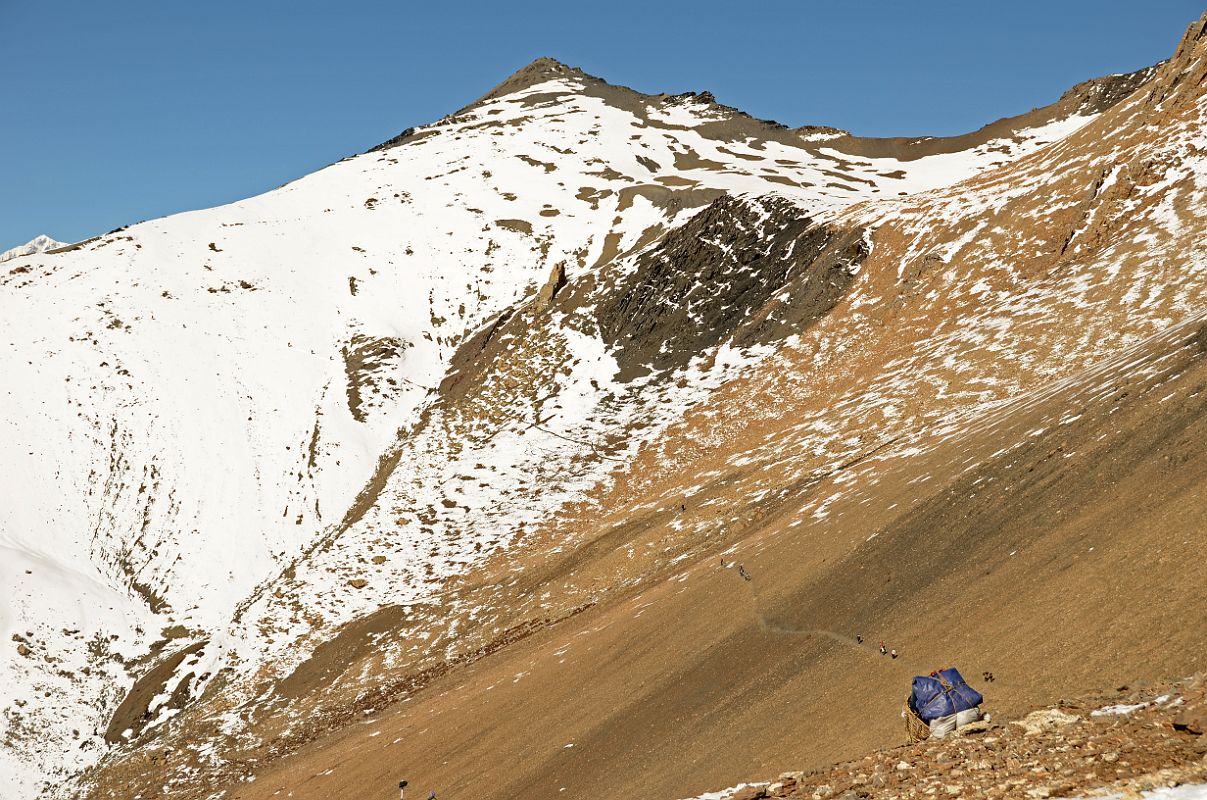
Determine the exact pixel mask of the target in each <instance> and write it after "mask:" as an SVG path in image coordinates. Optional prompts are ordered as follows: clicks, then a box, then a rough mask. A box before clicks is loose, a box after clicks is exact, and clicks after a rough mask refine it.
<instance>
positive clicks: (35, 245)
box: [0, 234, 67, 261]
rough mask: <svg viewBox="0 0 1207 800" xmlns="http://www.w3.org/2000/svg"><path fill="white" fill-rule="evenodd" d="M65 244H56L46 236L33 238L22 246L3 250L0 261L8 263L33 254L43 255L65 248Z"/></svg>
mask: <svg viewBox="0 0 1207 800" xmlns="http://www.w3.org/2000/svg"><path fill="white" fill-rule="evenodd" d="M66 246H67V243H66V242H57V241H55V240H54V239H51V238H50V237H49V236H47V235H46V234H42V235H41V236H35V237H34V238H33V239H30V240H29V241H28V242H26V243H25V244H23V245H20V246H18V247H14V248H12V249H11V250H5V251H4V252H3V253H0V261H10V260H12V259H14V258H20V257H21V256H31V255H33V254H34V253H45V252H46V251H47V250H54V249H55V248H56V247H66Z"/></svg>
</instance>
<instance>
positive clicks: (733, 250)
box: [0, 38, 1207, 797]
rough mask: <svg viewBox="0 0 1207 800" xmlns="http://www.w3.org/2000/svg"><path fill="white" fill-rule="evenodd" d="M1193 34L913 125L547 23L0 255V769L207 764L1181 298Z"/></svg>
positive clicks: (983, 404)
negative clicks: (996, 109)
mask: <svg viewBox="0 0 1207 800" xmlns="http://www.w3.org/2000/svg"><path fill="white" fill-rule="evenodd" d="M1201 50H1202V43H1201V40H1200V39H1198V38H1188V39H1187V41H1186V42H1184V44H1183V47H1182V49H1181V50H1180V51H1179V56H1178V57H1175V59H1174V60H1173V61H1172V62H1170V63H1169V64H1166V65H1164V66H1162V67H1160V68H1154V69H1151V70H1145V71H1142V72H1140V73H1135V74H1132V75H1126V76H1114V77H1112V78H1108V79H1102V80H1099V81H1093V82H1089V83H1087V84H1083V85H1081V86H1079V87H1075V88H1074V89H1073V90H1071V91H1070V92H1069V93H1067V94H1066V95H1065V96H1064V97H1063V98H1062V99H1061V100H1060V101H1059V102H1058V103H1056V104H1054V105H1052V106H1049V107H1046V108H1043V109H1038V110H1036V111H1034V112H1031V113H1030V114H1027V115H1024V116H1023V117H1018V118H1014V119H1008V120H1003V121H1001V122H998V123H995V124H994V125H991V126H988V127H987V128H985V129H983V130H982V131H979V132H977V133H974V134H969V135H968V136H965V137H957V138H955V139H929V138H928V139H919V140H867V139H860V138H858V137H853V136H850V135H848V134H846V133H844V132H841V131H834V130H830V129H798V130H790V129H786V128H784V127H782V126H779V125H777V124H775V123H771V122H766V121H761V120H756V119H753V118H750V117H748V116H746V115H744V114H742V113H741V112H739V111H736V110H735V109H732V108H728V107H726V106H723V105H720V104H718V103H716V102H715V100H714V99H713V98H712V97H711V96H710V95H707V94H688V95H676V96H667V95H656V96H647V95H642V94H639V93H636V92H633V91H631V90H628V89H624V88H622V87H615V86H611V85H609V84H607V83H605V82H603V81H601V80H599V79H596V78H592V77H590V76H588V75H585V74H584V73H582V72H581V71H579V70H576V69H572V68H569V67H566V66H564V65H562V64H559V63H557V62H554V61H551V60H548V59H540V60H538V61H536V62H534V63H533V64H531V65H529V66H528V67H525V68H524V69H523V70H521V71H520V72H518V73H516V74H515V75H514V76H512V77H511V78H509V79H508V80H507V81H505V82H504V83H503V84H501V85H500V86H499V87H497V88H496V89H494V90H493V91H492V92H490V93H488V94H487V95H486V96H484V97H483V98H481V99H480V100H478V101H476V102H474V103H473V104H471V105H469V106H467V107H466V108H464V109H462V110H461V111H459V112H457V113H455V114H453V115H451V116H449V117H447V118H445V119H443V120H441V121H439V122H437V123H435V124H433V125H430V126H426V127H421V128H417V129H412V130H408V131H405V132H404V133H403V134H400V135H399V136H398V137H395V138H394V139H391V140H390V141H388V142H386V143H384V144H383V145H382V146H380V147H379V148H375V149H374V150H373V151H370V152H368V153H364V154H361V155H357V156H354V157H351V158H347V159H344V160H342V161H340V162H338V163H336V164H333V165H332V166H330V167H328V168H326V169H324V170H322V171H320V172H317V173H315V174H313V175H309V176H306V177H304V178H301V179H299V180H297V181H295V182H293V183H290V184H288V185H286V186H284V187H281V188H280V189H277V190H274V191H272V192H269V193H267V194H265V195H261V196H259V197H255V198H251V199H249V200H245V201H241V202H238V203H233V204H231V205H228V206H223V207H220V208H215V209H209V210H205V211H197V212H191V213H187V214H179V215H175V216H172V217H166V218H163V219H159V220H153V221H149V222H143V223H139V224H137V225H132V226H130V227H128V228H126V229H122V230H119V231H116V232H113V233H111V234H107V235H105V236H101V237H97V238H95V239H93V240H89V241H86V242H82V243H80V244H78V245H76V246H73V247H71V248H69V249H65V250H64V251H62V252H58V253H55V254H35V255H33V256H32V257H29V258H23V259H21V260H20V261H19V262H18V266H16V267H14V268H12V269H9V270H5V271H0V331H2V336H0V341H3V342H4V343H5V345H4V347H3V348H2V349H0V374H3V375H4V376H5V380H4V385H3V387H0V392H2V397H3V403H2V406H0V407H2V408H3V413H2V414H0V452H4V453H6V454H7V457H6V458H5V459H3V461H0V485H3V486H4V487H5V490H6V494H7V495H8V496H9V497H10V498H13V500H11V501H9V502H5V503H4V504H2V505H0V548H3V551H4V557H3V558H0V571H3V578H4V585H5V586H7V587H9V589H8V591H7V592H6V594H5V595H4V596H3V597H2V598H0V603H3V605H0V638H2V639H3V641H4V643H5V644H4V647H3V649H0V708H3V709H4V725H5V728H4V730H3V741H4V745H3V748H2V749H0V772H2V773H3V774H4V775H6V776H8V777H10V778H11V781H10V782H11V783H13V784H15V785H16V786H18V787H20V788H19V790H15V791H19V794H18V795H17V796H19V797H34V796H37V795H38V794H39V793H45V794H46V795H47V796H60V795H61V796H67V795H70V794H71V793H72V792H74V791H76V790H77V787H80V786H83V787H84V788H85V789H88V790H91V791H94V792H96V796H117V795H114V794H113V792H123V791H124V792H126V793H127V794H126V796H134V795H135V794H136V793H137V792H144V796H149V795H146V794H145V793H146V792H156V793H159V792H165V793H168V794H172V795H173V796H179V797H202V796H219V795H217V794H215V793H216V792H218V791H220V790H222V787H224V786H227V785H229V784H230V782H237V781H240V780H243V779H246V778H249V777H252V776H255V775H257V774H259V770H260V767H259V766H258V764H260V763H261V762H263V761H265V760H268V761H272V760H273V759H275V758H277V757H279V756H280V755H281V754H283V753H289V752H294V751H295V750H296V749H297V748H298V747H300V746H301V745H302V744H305V743H309V742H313V741H315V740H317V739H318V738H319V737H320V736H322V735H326V734H327V733H328V732H329V731H332V730H339V729H342V728H344V727H346V726H347V725H348V724H350V721H351V720H352V719H354V718H355V717H356V716H357V715H359V714H361V713H362V712H366V711H368V712H369V713H376V712H377V711H379V710H380V709H381V708H383V707H385V706H388V705H391V704H393V703H395V702H397V701H398V700H400V699H402V698H409V697H411V696H412V694H413V693H415V692H417V691H419V690H420V689H422V688H423V687H425V686H427V684H428V682H429V681H431V680H435V679H437V678H439V677H440V676H443V675H445V674H447V673H448V672H449V671H450V670H454V669H456V668H457V667H458V666H459V665H465V664H472V663H475V662H476V661H477V660H478V659H480V658H483V657H484V656H486V655H489V654H492V653H495V652H496V651H499V650H501V649H506V648H507V647H508V646H509V645H510V644H512V643H514V642H518V641H520V640H521V639H524V638H526V637H527V636H528V635H530V634H531V633H532V632H533V631H536V630H539V629H542V628H543V627H545V626H547V625H553V624H554V623H555V622H556V621H557V620H562V619H570V618H571V617H576V616H577V615H579V614H584V613H585V612H586V611H587V609H592V608H594V607H596V606H599V607H600V608H601V609H602V608H605V607H610V606H609V603H613V602H621V600H622V599H623V598H632V597H633V596H636V595H637V594H639V593H641V592H643V591H647V590H649V591H653V590H652V589H650V587H653V586H655V585H662V584H663V583H664V582H665V580H666V579H667V578H668V577H670V573H674V574H675V575H676V576H678V575H680V574H681V575H684V576H685V575H687V574H688V572H686V571H684V570H689V569H690V568H691V567H692V566H693V565H695V564H703V563H705V562H708V563H712V562H713V561H715V559H716V557H717V555H718V554H720V555H721V558H722V561H724V559H725V558H726V557H727V556H728V554H729V553H730V552H731V551H732V549H733V548H734V547H735V546H737V544H738V541H739V539H735V536H737V535H738V532H739V531H744V530H746V528H747V527H748V526H749V525H751V524H753V523H752V522H751V520H753V519H762V513H761V512H759V515H758V516H752V514H753V513H754V512H752V511H751V510H750V507H748V506H747V502H748V501H749V499H750V498H754V502H757V503H765V502H770V499H771V498H777V497H786V496H788V495H789V494H791V493H792V491H798V490H799V491H802V492H803V491H804V490H803V489H800V487H802V486H808V487H811V488H810V489H809V492H808V493H807V495H808V496H807V497H804V496H802V499H801V503H800V506H799V508H798V509H796V511H795V512H794V514H795V515H796V519H797V522H795V523H794V524H795V525H799V524H801V522H802V521H804V520H808V521H809V524H810V525H812V524H821V523H822V522H824V521H826V520H829V519H832V518H833V517H834V515H835V514H838V513H839V511H838V510H839V509H841V508H843V506H844V503H848V502H849V494H850V492H849V489H850V487H849V486H847V485H846V482H847V481H849V480H851V478H848V477H839V478H835V479H834V481H833V482H832V483H829V484H826V481H828V480H829V478H830V476H832V475H835V474H837V473H838V472H840V471H842V472H843V475H844V476H849V475H853V474H854V472H853V471H852V470H851V469H850V468H851V467H852V465H854V464H857V463H863V462H864V461H865V460H868V459H872V461H871V462H870V464H869V466H870V465H871V464H880V463H882V462H885V461H886V460H890V459H893V458H897V459H902V458H905V457H906V456H912V455H918V454H921V453H923V452H925V451H927V450H928V449H929V448H931V447H935V446H937V445H938V443H940V442H944V441H948V440H949V439H950V438H951V437H953V436H956V435H957V434H958V433H960V432H963V431H966V430H967V429H968V426H969V424H970V423H971V421H972V420H974V419H975V418H977V417H978V415H981V414H984V413H985V412H986V411H987V410H989V409H996V408H998V407H1000V406H1001V405H1002V404H1004V403H1006V402H1008V401H1010V400H1013V399H1016V398H1018V397H1020V396H1023V395H1025V394H1026V393H1027V392H1030V391H1035V390H1038V389H1039V387H1041V386H1044V385H1046V384H1047V383H1048V382H1049V381H1052V380H1056V379H1060V378H1065V377H1068V376H1070V375H1072V374H1074V372H1075V371H1076V370H1075V368H1076V367H1080V366H1084V365H1089V364H1092V363H1096V362H1098V361H1100V360H1102V359H1105V358H1106V357H1107V356H1109V355H1115V354H1117V352H1118V351H1119V350H1120V349H1123V348H1126V347H1128V346H1131V345H1134V344H1136V343H1137V342H1139V341H1141V340H1142V339H1143V338H1145V337H1148V336H1151V335H1154V334H1158V333H1160V332H1162V331H1164V330H1166V329H1171V328H1172V327H1173V326H1176V325H1178V324H1180V323H1186V321H1187V320H1190V319H1192V318H1194V317H1195V314H1198V313H1200V312H1201V311H1202V298H1203V292H1202V290H1203V276H1204V271H1203V268H1204V262H1203V261H1202V259H1201V257H1199V256H1198V255H1195V254H1194V252H1193V251H1192V248H1190V247H1189V246H1188V243H1189V242H1190V241H1191V240H1192V239H1193V237H1194V235H1195V232H1196V231H1197V230H1198V228H1197V227H1196V226H1197V220H1198V219H1199V218H1198V216H1197V214H1198V212H1197V211H1196V209H1201V207H1202V206H1201V203H1199V202H1198V198H1199V196H1200V195H1201V193H1202V191H1203V190H1204V187H1203V186H1202V185H1201V181H1202V176H1203V175H1204V174H1207V172H1205V171H1204V170H1203V169H1202V163H1201V161H1202V155H1201V151H1200V148H1201V144H1200V142H1201V140H1202V135H1203V130H1204V128H1203V125H1202V119H1201V116H1202V112H1201V106H1196V105H1195V103H1194V99H1196V98H1197V95H1193V96H1192V100H1191V101H1189V102H1188V101H1187V100H1186V97H1187V93H1188V92H1190V91H1191V89H1188V88H1186V87H1187V86H1189V85H1190V84H1182V83H1181V82H1180V80H1174V76H1176V75H1179V74H1182V72H1187V71H1193V70H1194V69H1198V67H1199V66H1200V65H1201V62H1202V54H1201ZM1179 59H1181V60H1179ZM1178 70H1181V71H1182V72H1178ZM1162 87H1167V88H1162ZM1158 89H1160V90H1161V91H1164V92H1166V96H1165V97H1161V98H1159V99H1154V98H1155V94H1156V93H1157V92H1158ZM1179 104H1181V105H1179ZM1137 120H1139V121H1141V122H1144V123H1146V124H1149V125H1156V126H1157V129H1158V133H1157V134H1152V133H1151V132H1147V133H1145V132H1143V131H1144V130H1145V129H1144V128H1143V126H1142V125H1141V124H1139V123H1138V122H1137ZM1093 175H1097V178H1096V179H1095V178H1093V177H1087V176H1093ZM1120 219H1125V220H1126V223H1121V222H1119V220H1120ZM1129 226H1130V227H1129ZM1120 231H1126V237H1127V238H1121V237H1124V234H1123V233H1120ZM1062 237H1063V241H1062V242H1057V243H1056V244H1055V245H1053V241H1054V239H1055V238H1062ZM1138 243H1139V244H1143V251H1142V253H1141V252H1139V251H1137V250H1136V247H1135V245H1137V244H1138ZM52 244H57V243H52ZM1158 258H1159V259H1161V261H1160V264H1161V268H1160V269H1159V270H1157V269H1154V268H1153V266H1152V265H1153V264H1154V263H1156V262H1155V259H1158ZM923 431H925V434H923ZM705 465H708V466H707V467H706V466H705ZM755 465H757V469H756V468H755ZM772 476H774V477H772ZM721 486H724V489H723V490H722V489H720V488H719V487H721ZM791 486H796V487H797V490H792V491H790V490H789V489H788V488H786V487H791ZM818 486H820V487H821V488H817V487H818ZM815 489H816V491H815ZM710 495H715V496H710ZM735 497H741V498H744V499H742V500H740V501H738V500H735V499H734V498H735ZM701 504H702V505H703V506H705V507H708V508H711V509H712V510H711V511H710V512H709V514H708V516H707V518H699V519H693V520H690V521H689V520H685V519H683V518H677V519H670V520H669V521H666V522H659V523H658V524H657V525H655V526H653V527H651V525H652V523H648V522H641V521H642V520H647V519H648V518H650V517H652V516H658V515H661V514H662V512H663V507H664V506H666V507H671V506H674V507H678V508H681V509H682V511H683V513H687V511H688V508H689V505H690V506H692V507H699V506H700V505H701ZM659 518H660V519H661V517H659ZM650 531H655V532H656V533H650ZM647 534H648V541H647V539H646V538H644V537H647ZM742 535H743V536H745V535H746V534H742ZM747 552H748V553H750V554H754V553H757V552H760V546H750V547H749V548H748V550H747ZM749 557H750V556H749V555H748V556H747V558H749ZM668 571H669V572H668ZM550 576H556V578H554V577H550ZM567 576H569V577H567ZM675 580H686V579H685V578H679V577H675ZM553 581H556V586H557V588H556V590H555V589H554V588H553V586H554V583H553ZM543 582H549V583H548V586H546V585H545V583H543ZM651 597H652V595H651ZM626 602H627V600H626ZM648 602H650V603H652V602H654V600H653V599H650V600H649V601H648ZM601 613H602V612H601ZM638 613H639V614H640V612H638ZM601 624H602V623H601ZM370 645H371V646H370ZM567 646H568V645H567ZM522 672H523V670H520V672H519V673H517V675H516V677H515V680H514V681H513V683H515V682H519V681H520V680H521V679H522V674H521V673H522ZM417 676H418V677H417ZM249 754H254V755H249ZM102 758H103V759H104V760H103V761H101V759H102ZM98 761H100V762H101V763H100V764H99V767H96V766H94V765H97V764H98ZM81 770H89V771H87V772H85V773H84V777H83V779H82V780H83V782H82V783H79V782H78V781H79V780H80V777H79V776H80V772H81ZM735 782H736V781H735ZM731 783H732V782H731ZM500 785H503V784H500ZM724 785H730V784H724ZM347 788H348V790H349V791H351V790H352V788H353V787H351V786H349V787H347ZM106 793H108V794H106Z"/></svg>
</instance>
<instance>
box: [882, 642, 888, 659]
mask: <svg viewBox="0 0 1207 800" xmlns="http://www.w3.org/2000/svg"><path fill="white" fill-rule="evenodd" d="M880 655H882V656H887V655H888V648H887V647H885V646H884V640H883V639H881V640H880Z"/></svg>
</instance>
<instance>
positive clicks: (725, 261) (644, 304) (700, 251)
mask: <svg viewBox="0 0 1207 800" xmlns="http://www.w3.org/2000/svg"><path fill="white" fill-rule="evenodd" d="M868 252H869V247H868V245H867V243H866V242H865V241H864V238H863V234H862V231H860V230H851V231H843V230H841V229H838V228H836V227H833V226H829V225H825V224H820V223H817V222H815V221H814V220H812V219H810V218H809V217H807V216H803V215H802V214H801V212H800V209H798V208H796V207H794V206H793V205H791V204H790V203H783V202H775V201H766V202H763V203H752V202H750V201H745V200H739V199H737V198H733V197H728V196H727V197H722V198H720V199H718V200H715V201H713V202H712V203H711V204H710V205H709V206H708V207H707V208H705V209H704V210H703V211H701V212H700V213H699V214H697V215H696V216H695V217H693V218H692V220H691V221H690V222H689V223H688V224H687V225H685V226H683V227H682V228H680V229H677V230H675V231H672V232H671V234H670V235H668V236H667V237H665V238H664V239H663V240H662V241H661V242H660V243H659V244H658V246H656V247H654V248H652V249H650V250H648V251H647V252H646V253H644V254H642V256H641V257H639V258H638V259H637V261H636V265H635V266H636V268H635V269H634V270H633V272H631V273H630V274H629V275H627V276H625V277H624V278H623V279H622V281H621V282H620V284H619V285H618V286H617V287H615V289H613V290H611V294H610V296H608V297H605V298H602V299H601V300H600V302H599V303H598V304H597V306H596V308H597V309H598V311H597V314H598V319H599V327H600V332H601V334H602V336H603V338H604V341H605V342H607V343H608V344H609V345H610V346H611V347H613V348H614V350H615V352H616V358H617V360H618V361H619V362H620V365H621V369H622V372H621V375H622V377H624V378H631V377H637V376H640V375H643V374H646V373H648V371H649V370H669V369H676V368H682V367H684V366H686V365H687V364H688V363H689V362H690V361H691V360H692V359H693V358H697V357H698V356H700V354H702V353H704V352H706V351H707V350H709V349H710V348H713V347H716V346H717V345H719V344H721V343H722V342H727V341H731V340H732V341H733V342H735V343H739V344H741V345H752V344H761V343H767V342H770V341H774V340H778V339H782V338H783V336H784V335H785V332H786V331H801V330H805V329H807V328H808V327H809V325H810V324H812V323H813V322H814V321H816V320H818V319H820V318H821V317H823V316H824V315H825V314H826V313H827V312H829V311H830V309H831V308H833V307H834V305H835V303H837V302H838V300H839V299H840V298H841V297H842V296H843V294H844V292H845V291H846V289H847V287H848V286H849V285H850V284H851V282H852V281H853V280H854V279H855V276H856V275H857V274H858V272H859V266H860V264H861V263H862V262H863V259H864V258H865V257H866V256H867V254H868Z"/></svg>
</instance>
